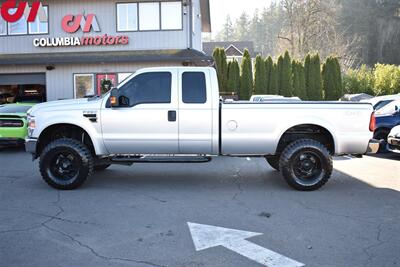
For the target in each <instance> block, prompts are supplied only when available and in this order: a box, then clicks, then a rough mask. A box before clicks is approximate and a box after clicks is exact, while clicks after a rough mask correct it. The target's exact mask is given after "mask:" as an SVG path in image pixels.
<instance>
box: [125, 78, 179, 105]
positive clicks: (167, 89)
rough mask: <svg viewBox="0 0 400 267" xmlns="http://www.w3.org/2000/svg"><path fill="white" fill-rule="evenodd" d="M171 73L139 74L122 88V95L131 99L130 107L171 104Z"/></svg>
mask: <svg viewBox="0 0 400 267" xmlns="http://www.w3.org/2000/svg"><path fill="white" fill-rule="evenodd" d="M171 79H172V76H171V73H170V72H150V73H143V74H139V75H138V76H136V77H134V78H132V79H131V80H130V81H129V82H127V83H126V84H125V85H124V86H122V87H121V88H120V95H123V96H125V97H127V98H128V99H129V106H131V107H132V106H135V105H138V104H164V103H168V104H169V103H171Z"/></svg>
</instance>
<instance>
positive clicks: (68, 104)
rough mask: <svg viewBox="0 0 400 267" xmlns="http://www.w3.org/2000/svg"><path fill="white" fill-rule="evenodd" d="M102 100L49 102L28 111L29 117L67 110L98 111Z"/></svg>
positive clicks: (85, 99)
mask: <svg viewBox="0 0 400 267" xmlns="http://www.w3.org/2000/svg"><path fill="white" fill-rule="evenodd" d="M102 101H103V99H102V98H97V99H94V100H89V99H87V98H84V99H70V100H59V101H51V102H46V103H41V104H38V105H36V106H34V107H32V108H31V109H30V110H29V112H28V113H29V115H31V116H35V114H37V113H39V112H52V111H66V112H67V111H68V110H85V109H91V110H98V109H100V106H101V103H102Z"/></svg>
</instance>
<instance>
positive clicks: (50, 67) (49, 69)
mask: <svg viewBox="0 0 400 267" xmlns="http://www.w3.org/2000/svg"><path fill="white" fill-rule="evenodd" d="M55 69H56V67H54V66H46V70H48V71H52V70H55Z"/></svg>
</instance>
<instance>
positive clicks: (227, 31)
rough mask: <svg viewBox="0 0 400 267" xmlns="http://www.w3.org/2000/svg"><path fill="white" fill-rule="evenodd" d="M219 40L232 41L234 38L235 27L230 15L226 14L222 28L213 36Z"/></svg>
mask: <svg viewBox="0 0 400 267" xmlns="http://www.w3.org/2000/svg"><path fill="white" fill-rule="evenodd" d="M215 38H216V39H217V40H219V41H233V40H234V39H235V27H234V26H233V23H232V19H231V16H230V15H227V16H226V19H225V23H224V25H223V26H222V30H221V31H220V32H219V33H218V34H217V36H216V37H215Z"/></svg>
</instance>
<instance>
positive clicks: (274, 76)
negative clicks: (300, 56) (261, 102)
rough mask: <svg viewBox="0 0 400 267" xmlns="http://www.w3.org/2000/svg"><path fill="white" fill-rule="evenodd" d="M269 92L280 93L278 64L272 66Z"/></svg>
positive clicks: (272, 93)
mask: <svg viewBox="0 0 400 267" xmlns="http://www.w3.org/2000/svg"><path fill="white" fill-rule="evenodd" d="M269 94H271V95H278V94H279V87H278V65H277V64H273V65H272V68H271V75H270V78H269Z"/></svg>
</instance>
